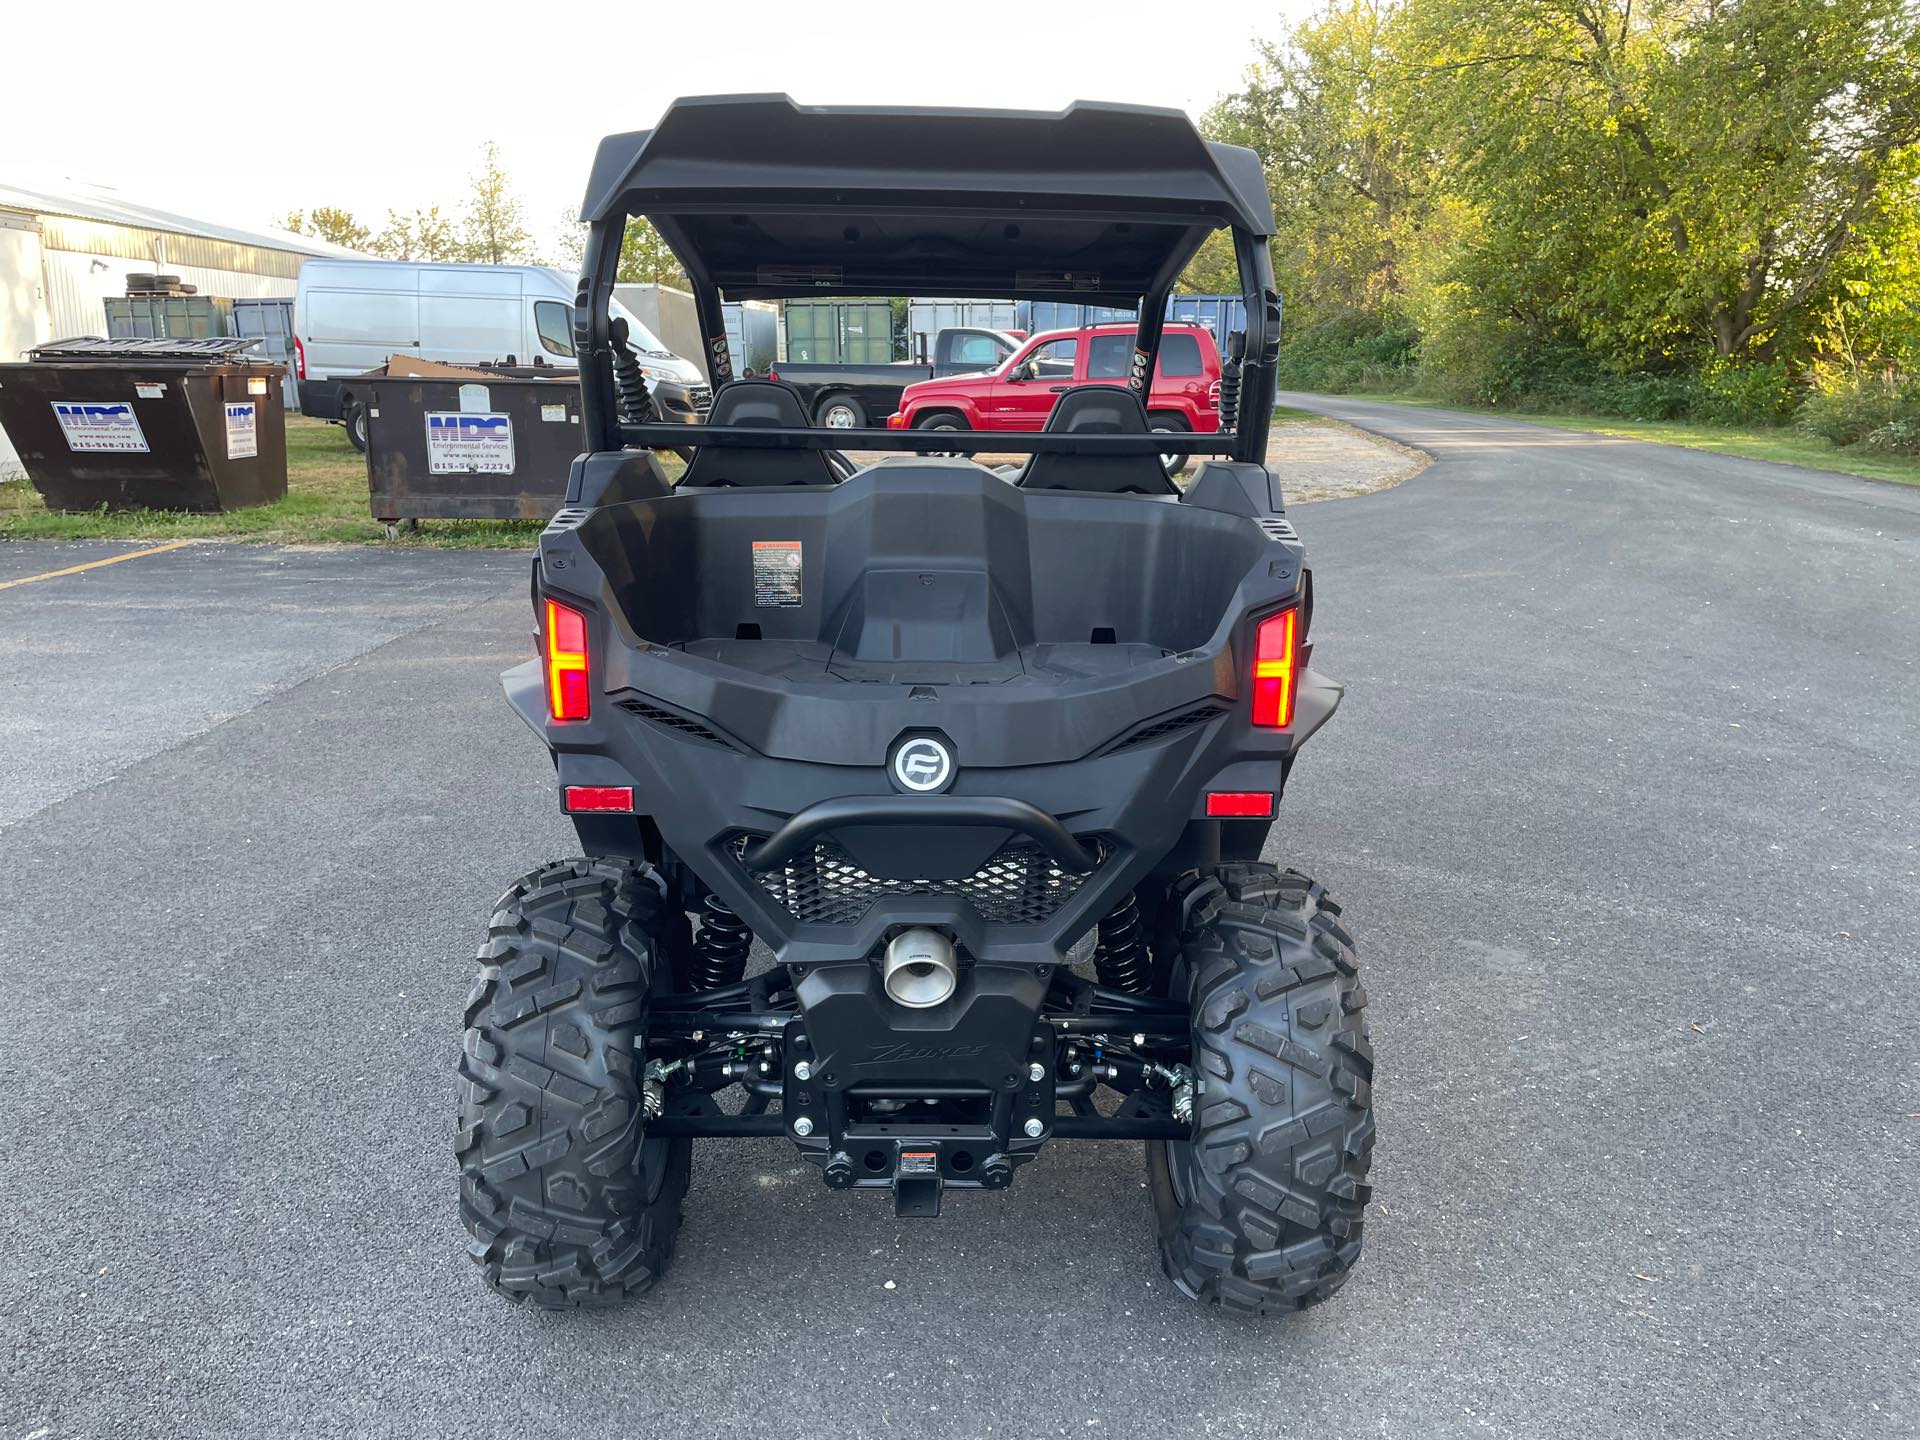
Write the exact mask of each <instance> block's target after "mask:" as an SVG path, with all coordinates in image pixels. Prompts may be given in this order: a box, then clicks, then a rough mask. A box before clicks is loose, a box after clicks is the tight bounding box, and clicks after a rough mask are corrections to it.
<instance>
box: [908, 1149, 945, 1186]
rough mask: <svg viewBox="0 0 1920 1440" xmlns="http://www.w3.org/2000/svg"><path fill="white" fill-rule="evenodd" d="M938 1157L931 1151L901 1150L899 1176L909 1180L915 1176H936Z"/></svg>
mask: <svg viewBox="0 0 1920 1440" xmlns="http://www.w3.org/2000/svg"><path fill="white" fill-rule="evenodd" d="M939 1173H940V1156H939V1154H938V1152H936V1151H933V1150H902V1151H901V1152H900V1175H901V1178H902V1179H910V1178H911V1177H913V1176H915V1175H938V1174H939Z"/></svg>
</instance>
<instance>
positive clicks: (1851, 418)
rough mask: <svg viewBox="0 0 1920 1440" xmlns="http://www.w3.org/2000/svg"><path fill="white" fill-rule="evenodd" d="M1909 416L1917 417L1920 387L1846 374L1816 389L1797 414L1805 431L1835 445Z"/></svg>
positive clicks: (1854, 440) (1851, 441)
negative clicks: (1836, 382)
mask: <svg viewBox="0 0 1920 1440" xmlns="http://www.w3.org/2000/svg"><path fill="white" fill-rule="evenodd" d="M1912 420H1920V389H1915V388H1914V387H1912V386H1910V385H1909V386H1902V385H1901V384H1900V383H1899V382H1898V381H1896V380H1894V379H1892V378H1890V377H1887V376H1882V375H1870V376H1850V377H1848V378H1847V379H1845V380H1843V381H1841V382H1840V383H1839V384H1838V385H1836V386H1834V387H1833V388H1832V389H1831V390H1827V391H1816V392H1815V393H1814V394H1812V395H1809V396H1808V397H1807V401H1806V403H1805V404H1804V405H1802V406H1801V407H1800V414H1799V417H1798V423H1799V426H1800V428H1801V429H1802V430H1804V431H1806V432H1807V434H1809V435H1818V436H1819V437H1820V438H1821V439H1823V440H1827V441H1831V442H1832V443H1833V444H1835V445H1858V444H1860V443H1862V442H1863V441H1865V440H1866V439H1867V438H1868V437H1869V436H1871V435H1876V434H1878V433H1879V432H1880V431H1882V430H1885V429H1889V428H1891V427H1893V426H1895V425H1896V424H1900V423H1902V422H1906V421H1912ZM1875 448H1880V447H1878V446H1876V447H1875ZM1896 453H1898V452H1896Z"/></svg>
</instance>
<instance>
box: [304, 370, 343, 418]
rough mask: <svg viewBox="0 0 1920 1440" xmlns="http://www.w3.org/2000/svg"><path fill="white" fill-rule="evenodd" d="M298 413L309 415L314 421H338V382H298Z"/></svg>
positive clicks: (339, 416)
mask: <svg viewBox="0 0 1920 1440" xmlns="http://www.w3.org/2000/svg"><path fill="white" fill-rule="evenodd" d="M300 413H301V414H302V415H310V416H312V417H313V418H314V419H316V420H338V419H340V418H341V414H340V382H339V381H338V380H302V381H301V382H300Z"/></svg>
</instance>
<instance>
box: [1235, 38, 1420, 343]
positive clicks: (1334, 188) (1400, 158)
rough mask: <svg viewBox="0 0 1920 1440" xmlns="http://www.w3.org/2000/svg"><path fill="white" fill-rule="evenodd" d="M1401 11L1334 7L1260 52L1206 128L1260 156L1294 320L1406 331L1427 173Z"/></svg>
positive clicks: (1277, 262) (1279, 273) (1279, 269)
mask: <svg viewBox="0 0 1920 1440" xmlns="http://www.w3.org/2000/svg"><path fill="white" fill-rule="evenodd" d="M1398 13H1399V12H1398V10H1397V7H1395V6H1394V5H1392V4H1390V3H1376V0H1334V3H1332V4H1329V5H1328V6H1327V7H1326V8H1325V9H1323V10H1322V11H1320V12H1319V13H1318V14H1317V15H1316V16H1315V17H1314V18H1313V19H1311V20H1309V21H1307V22H1305V23H1304V24H1301V25H1299V26H1296V27H1295V28H1294V30H1293V32H1292V33H1291V34H1290V35H1289V36H1288V37H1287V39H1286V40H1285V41H1284V42H1282V43H1278V44H1265V45H1262V46H1261V47H1260V51H1259V58H1258V60H1257V61H1256V62H1255V63H1254V65H1253V66H1252V67H1251V68H1250V69H1249V71H1248V72H1247V77H1246V82H1245V84H1244V86H1243V87H1242V88H1241V89H1240V90H1238V91H1236V92H1234V93H1233V94H1230V95H1228V96H1226V97H1225V98H1223V99H1222V100H1221V101H1220V102H1219V103H1218V104H1217V105H1215V106H1214V107H1213V109H1212V110H1211V111H1209V112H1208V114H1207V117H1206V120H1205V122H1204V124H1205V128H1206V129H1207V131H1208V133H1209V134H1211V135H1212V136H1213V137H1214V138H1216V139H1221V140H1227V141H1231V142H1233V143H1235V144H1240V145H1247V146H1250V147H1251V148H1252V149H1254V150H1255V151H1257V152H1258V153H1259V155H1260V158H1261V162H1262V164H1263V165H1264V167H1265V169H1266V173H1267V186H1268V190H1269V192H1270V193H1271V195H1272V197H1273V205H1274V223H1275V238H1274V247H1273V250H1274V255H1273V263H1274V273H1275V276H1276V278H1277V279H1278V280H1279V282H1280V288H1281V291H1282V293H1283V294H1284V295H1285V296H1286V298H1287V305H1288V311H1289V314H1290V316H1291V317H1292V319H1291V320H1290V321H1289V323H1290V324H1297V325H1302V326H1310V325H1313V324H1316V323H1321V322H1327V321H1346V322H1358V323H1360V324H1363V325H1372V326H1376V327H1380V326H1391V325H1394V324H1397V323H1399V320H1400V314H1401V287H1402V276H1401V268H1402V253H1403V250H1404V248H1405V246H1406V244H1407V242H1408V240H1409V238H1410V236H1411V234H1412V233H1414V231H1415V230H1417V227H1418V224H1419V218H1420V212H1421V206H1422V198H1423V189H1424V182H1425V179H1426V176H1425V175H1424V173H1423V171H1422V168H1421V166H1420V163H1419V161H1420V157H1419V156H1418V155H1417V154H1416V153H1415V152H1414V149H1413V145H1412V141H1411V134H1410V131H1411V127H1410V125H1409V122H1408V119H1407V114H1406V111H1407V106H1408V103H1409V92H1408V88H1407V86H1406V85H1405V83H1404V69H1403V66H1402V65H1401V63H1400V60H1399V57H1398V55H1397V53H1396V46H1395V24H1396V19H1397V16H1398Z"/></svg>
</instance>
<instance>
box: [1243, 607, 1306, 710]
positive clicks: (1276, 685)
mask: <svg viewBox="0 0 1920 1440" xmlns="http://www.w3.org/2000/svg"><path fill="white" fill-rule="evenodd" d="M1297 613H1298V612H1297V611H1294V610H1282V611H1281V612H1280V613H1279V614H1277V615H1269V616H1268V617H1267V618H1266V619H1264V620H1262V621H1261V622H1260V626H1259V629H1258V630H1257V631H1255V634H1254V642H1253V723H1254V724H1255V725H1258V726H1260V727H1261V728H1262V729H1267V730H1281V729H1285V728H1286V727H1287V726H1288V725H1290V724H1292V723H1293V687H1294V681H1295V680H1296V679H1297V678H1298V676H1297V675H1296V673H1295V669H1294V662H1295V654H1294V646H1293V638H1294V618H1295V616H1296V614H1297Z"/></svg>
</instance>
